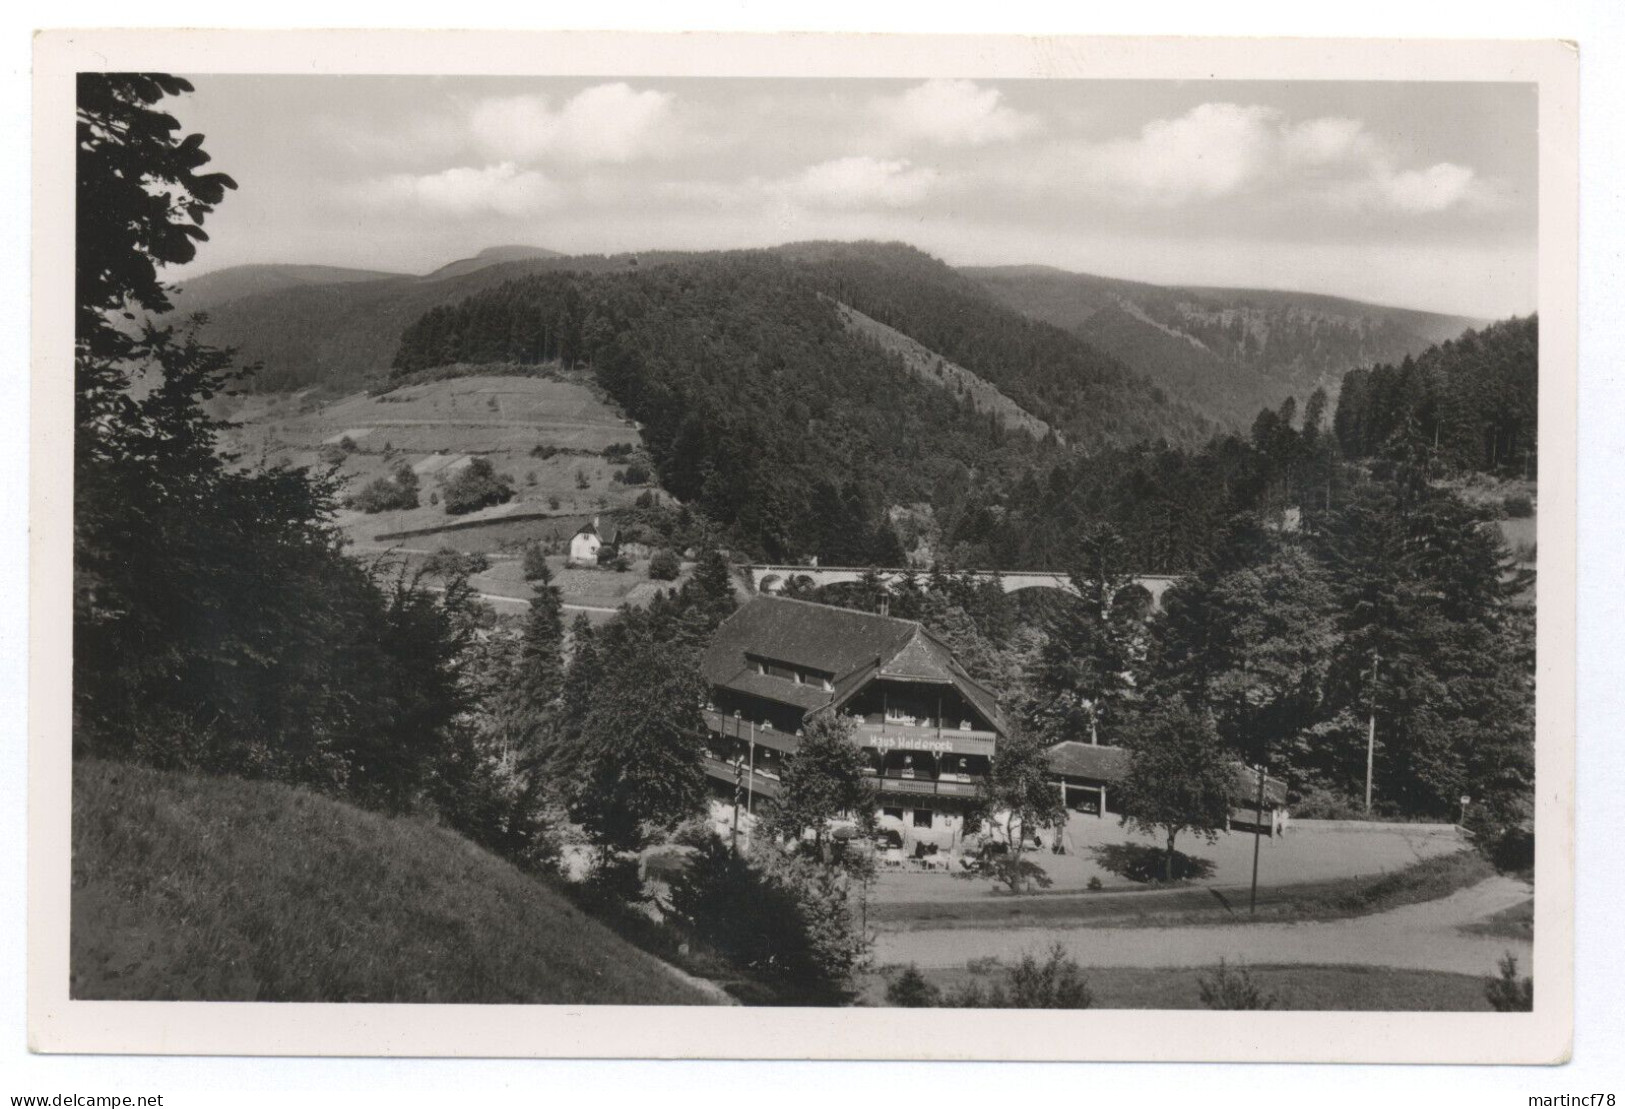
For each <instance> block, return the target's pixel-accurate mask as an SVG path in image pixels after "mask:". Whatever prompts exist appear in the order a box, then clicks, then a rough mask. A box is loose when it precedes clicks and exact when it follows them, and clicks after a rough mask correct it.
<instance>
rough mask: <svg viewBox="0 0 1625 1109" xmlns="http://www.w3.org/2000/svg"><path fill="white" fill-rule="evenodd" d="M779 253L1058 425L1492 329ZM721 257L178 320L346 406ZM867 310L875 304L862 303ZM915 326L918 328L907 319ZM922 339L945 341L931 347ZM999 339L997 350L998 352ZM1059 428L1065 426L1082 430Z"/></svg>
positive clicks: (581, 260)
mask: <svg viewBox="0 0 1625 1109" xmlns="http://www.w3.org/2000/svg"><path fill="white" fill-rule="evenodd" d="M769 253H775V254H778V255H780V256H782V257H786V258H789V259H792V260H794V261H795V262H796V263H797V264H798V265H800V266H801V267H803V269H804V270H806V271H807V272H809V273H810V274H813V275H815V277H814V279H815V280H823V281H826V282H834V283H836V284H839V283H841V282H845V283H846V284H847V285H849V286H854V287H853V288H851V289H848V290H847V291H848V293H850V294H852V295H848V296H844V297H842V296H839V293H840V292H841V290H840V289H839V288H833V287H832V292H831V295H832V296H836V297H837V299H841V300H842V301H843V303H847V304H849V305H850V306H851V307H853V308H854V309H855V310H857V311H860V312H863V313H864V314H865V315H867V316H868V317H870V318H872V319H874V320H876V321H878V322H880V323H881V324H884V325H885V326H887V327H890V328H892V329H894V330H895V331H897V332H899V333H900V334H902V335H904V336H906V337H907V338H908V339H910V340H913V341H914V342H917V343H919V344H920V345H921V346H923V347H925V348H927V349H929V350H931V351H933V352H934V353H935V354H936V355H938V356H941V357H942V358H944V359H946V360H947V361H948V362H951V363H955V364H958V365H960V366H962V367H965V368H966V369H967V370H968V371H969V372H971V373H972V374H974V375H976V376H978V377H981V378H982V379H983V380H986V381H988V382H990V383H992V384H993V386H994V387H995V388H996V389H998V390H1000V391H1002V392H1003V393H1004V394H1005V395H1007V396H1008V397H1009V399H1010V401H1011V402H1012V403H1013V404H1014V405H1015V407H1016V408H1018V409H1020V410H1024V411H1027V412H1030V413H1032V414H1033V415H1034V416H1036V417H1038V418H1040V419H1044V420H1047V421H1048V423H1049V424H1051V425H1055V424H1056V420H1055V418H1053V417H1054V415H1056V414H1055V413H1054V412H1053V409H1052V404H1053V401H1054V399H1055V398H1054V397H1053V396H1044V395H1042V394H1044V393H1046V392H1049V393H1054V391H1055V390H1056V389H1060V390H1062V391H1063V392H1067V391H1070V390H1069V389H1068V387H1067V386H1066V385H1065V383H1064V381H1063V380H1062V379H1063V378H1064V377H1065V375H1066V374H1067V373H1069V372H1074V371H1071V370H1067V369H1066V368H1065V367H1066V366H1068V365H1073V364H1076V365H1077V366H1080V367H1085V368H1083V369H1079V370H1077V371H1075V372H1084V373H1086V374H1091V375H1094V376H1096V377H1099V376H1101V375H1104V376H1105V377H1118V378H1121V377H1122V375H1125V374H1127V375H1129V376H1131V377H1136V378H1142V379H1144V380H1145V381H1146V382H1148V383H1149V384H1150V385H1151V386H1152V387H1154V388H1155V389H1156V390H1157V391H1158V392H1159V395H1161V396H1165V397H1167V398H1168V399H1171V400H1174V401H1176V402H1179V403H1181V404H1183V405H1186V406H1188V407H1189V408H1190V409H1192V410H1194V411H1195V412H1197V413H1200V414H1201V415H1203V416H1205V417H1207V418H1208V419H1210V420H1212V421H1213V422H1214V423H1215V424H1216V425H1218V426H1228V427H1245V426H1247V424H1248V423H1249V422H1250V421H1251V419H1252V418H1253V417H1254V416H1255V415H1256V414H1257V412H1258V411H1259V410H1260V409H1261V408H1264V407H1273V406H1275V405H1278V404H1279V403H1280V402H1281V401H1282V400H1283V399H1284V398H1285V397H1287V396H1297V397H1299V398H1300V399H1302V398H1305V397H1306V396H1307V395H1308V394H1309V393H1310V392H1311V391H1313V390H1314V389H1315V388H1316V387H1325V388H1327V390H1328V392H1329V393H1330V394H1331V395H1332V396H1333V397H1335V395H1336V391H1337V386H1338V383H1339V382H1340V380H1341V376H1342V374H1343V373H1344V372H1346V371H1347V370H1350V369H1354V368H1357V367H1360V366H1368V365H1372V364H1374V363H1379V362H1391V361H1398V360H1401V359H1403V358H1404V357H1405V356H1406V355H1410V354H1417V353H1420V352H1421V351H1422V350H1424V349H1426V348H1427V347H1428V346H1429V345H1431V344H1432V343H1434V342H1438V341H1441V340H1443V339H1447V338H1453V337H1454V336H1456V335H1458V334H1459V333H1460V332H1461V331H1463V330H1465V329H1466V328H1468V327H1471V326H1478V325H1481V323H1482V321H1478V320H1470V319H1465V318H1462V317H1453V316H1443V315H1438V314H1435V313H1428V312H1419V311H1413V310H1409V309H1400V308H1387V307H1382V306H1378V305H1370V304H1363V303H1361V302H1358V301H1353V300H1346V299H1343V298H1338V297H1329V296H1323V295H1318V294H1308V293H1293V292H1279V291H1268V290H1238V289H1217V288H1209V287H1199V286H1192V287H1188V288H1180V287H1170V286H1160V285H1151V284H1147V283H1144V282H1133V281H1124V280H1120V279H1116V278H1105V277H1096V276H1092V275H1088V274H1076V273H1069V272H1067V271H1064V270H1058V269H1053V268H1050V267H1046V266H1004V267H969V268H959V269H956V268H954V267H950V266H948V265H947V264H946V263H944V262H942V261H941V260H940V259H937V258H934V257H932V256H931V255H929V254H926V253H924V252H922V251H918V250H915V249H914V248H912V247H909V246H907V245H905V244H901V243H889V244H888V243H873V242H869V243H840V242H823V243H819V242H804V243H791V244H786V245H785V246H782V247H777V248H773V249H772V250H771V251H769ZM715 256H718V255H716V254H705V253H689V252H674V251H656V252H642V253H638V254H630V253H628V254H618V255H573V256H570V255H562V254H559V253H557V252H556V251H551V250H547V249H546V248H543V247H535V246H523V245H505V246H494V247H488V248H486V249H484V250H481V251H480V252H479V253H477V254H475V255H473V256H471V257H468V258H463V259H459V260H457V261H454V262H450V263H448V264H446V265H444V266H441V267H440V268H438V269H436V270H434V271H432V272H431V273H428V274H424V275H421V276H418V275H410V274H398V273H389V272H385V271H376V270H367V269H347V268H344V267H333V266H304V265H253V266H236V267H231V268H229V269H225V270H218V271H215V272H213V273H207V274H202V275H199V276H198V277H195V278H191V279H189V280H187V281H184V282H182V283H181V288H180V291H179V292H178V293H177V294H176V296H175V298H174V300H175V306H176V311H177V313H179V314H188V313H191V312H196V311H200V310H201V311H206V312H207V313H208V314H209V317H210V319H209V322H208V324H207V326H206V327H205V329H204V339H205V341H208V342H211V343H215V344H218V345H222V346H231V347H234V348H236V349H237V351H238V354H239V358H240V361H241V362H243V363H244V364H250V363H257V364H258V365H259V366H260V369H259V371H258V373H257V375H256V376H255V378H254V379H253V380H252V382H251V383H250V385H251V387H252V388H254V389H256V390H258V391H290V390H295V389H302V388H307V387H310V386H312V385H315V386H319V387H321V388H322V389H323V390H324V391H326V392H329V393H344V392H353V391H355V390H356V389H360V388H365V387H367V386H368V385H369V384H372V383H375V382H378V381H381V380H383V379H384V378H385V377H386V376H387V375H388V373H389V369H390V360H391V359H392V357H393V356H394V353H395V350H396V347H397V346H398V344H399V341H400V336H401V334H402V332H403V331H404V330H405V329H406V328H407V327H408V326H409V325H410V324H411V323H413V321H415V320H416V319H417V318H418V317H419V316H421V315H422V314H423V313H424V312H426V311H428V310H429V309H431V308H434V307H437V306H440V305H446V304H454V303H456V302H458V301H460V300H462V299H464V298H466V297H469V296H473V295H476V294H478V293H481V292H483V291H484V290H486V289H490V288H494V287H496V286H498V285H501V284H502V283H504V282H507V281H511V280H515V279H518V278H522V277H526V276H529V275H532V274H538V273H551V272H560V271H576V272H581V273H585V274H597V275H602V274H608V273H618V272H636V271H637V270H639V269H640V268H643V269H647V268H649V267H653V266H662V265H669V264H672V263H677V262H683V261H687V260H694V259H699V258H705V257H715ZM857 286H861V288H857ZM858 293H861V294H862V298H861V302H859V301H858V300H854V296H856V295H857V294H858ZM927 294H928V296H927ZM921 297H926V298H927V299H932V300H934V302H936V303H938V304H947V303H949V302H952V303H953V304H954V305H955V307H954V309H953V310H952V311H951V312H948V311H939V310H938V309H937V308H935V307H933V308H931V309H930V310H929V311H927V312H926V315H927V316H929V317H930V319H929V321H927V320H925V319H923V318H921V317H920V316H919V313H918V311H916V309H917V307H918V305H916V307H915V308H911V307H910V306H909V305H910V303H911V302H912V301H919V302H920V303H924V302H923V301H921V300H920V298H921ZM995 305H996V306H998V307H999V308H1000V309H1014V310H1015V311H1016V312H1017V313H1019V314H1020V315H1021V316H1022V317H1024V318H1026V319H1028V320H1031V321H1034V322H1036V323H1041V324H1045V325H1049V326H1053V327H1055V328H1059V329H1060V330H1062V331H1065V332H1067V333H1069V334H1070V335H1071V336H1073V338H1074V340H1081V342H1082V345H1081V346H1073V347H1066V346H1065V345H1064V344H1058V343H1057V340H1055V339H1054V338H1052V337H1046V336H1045V334H1044V333H1043V332H1035V331H1031V330H1030V329H1029V330H1026V331H1023V330H1021V329H1019V328H1015V327H1013V326H1012V325H1011V324H1010V321H1009V320H1008V319H1006V318H1003V317H999V316H998V315H997V314H996V313H994V312H992V309H993V308H994V306H995ZM909 312H915V317H914V318H912V319H911V318H905V317H906V316H907V315H908V313H909ZM971 320H975V321H977V322H976V323H974V324H972V323H970V322H968V321H971ZM922 327H924V328H926V329H927V330H928V331H930V332H931V333H929V334H918V333H916V332H917V331H920V330H921V328H922ZM988 329H991V332H997V333H998V336H999V338H998V339H997V340H996V341H995V340H994V339H993V338H992V334H991V332H989V330H988ZM1011 343H1014V344H1016V345H1018V346H1022V348H1023V353H1022V354H1021V355H1020V356H1019V357H1016V356H1015V355H1013V354H1012V353H1011V351H1010V350H1009V349H1002V350H1001V349H997V348H998V347H1000V345H1001V344H1002V345H1003V346H1004V347H1006V348H1008V347H1009V344H1011ZM948 348H954V349H948ZM1088 351H1093V352H1095V353H1094V354H1088V353H1086V352H1088ZM1022 359H1025V360H1026V361H1027V362H1029V363H1033V362H1040V363H1044V366H1047V367H1048V369H1047V370H1045V369H1044V366H1041V367H1039V368H1040V369H1041V370H1044V372H1041V373H1039V374H1038V375H1037V377H1034V374H1033V372H1032V370H1033V367H1032V366H1031V365H1029V366H1027V367H1025V368H1019V367H1018V368H1017V369H1019V375H1018V376H1021V377H1022V378H1023V379H1024V380H1026V381H1027V385H1026V386H1019V385H1012V384H1007V383H1005V382H1001V381H999V380H998V378H999V377H1000V373H999V371H998V363H1000V362H1001V361H1011V360H1014V361H1017V362H1019V361H1021V360H1022ZM1079 359H1081V361H1077V360H1079ZM990 364H991V368H990ZM1005 369H1006V370H1007V371H1010V372H1014V371H1011V368H1010V367H1005ZM1012 388H1014V389H1015V392H1011V389H1012ZM1023 388H1026V389H1027V390H1028V391H1027V392H1025V393H1023V391H1022V390H1023ZM1148 403H1151V404H1153V405H1155V404H1157V403H1160V402H1157V401H1156V400H1155V398H1153V399H1152V400H1151V401H1150V402H1148ZM1041 411H1043V412H1045V413H1046V414H1045V415H1042V416H1041V415H1039V414H1040V412H1041ZM1060 415H1061V417H1062V418H1061V420H1060V425H1059V426H1064V425H1065V424H1066V423H1067V422H1068V421H1067V419H1066V414H1064V413H1062V414H1060ZM1074 415H1076V414H1074Z"/></svg>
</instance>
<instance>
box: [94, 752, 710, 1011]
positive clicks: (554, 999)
mask: <svg viewBox="0 0 1625 1109" xmlns="http://www.w3.org/2000/svg"><path fill="white" fill-rule="evenodd" d="M70 973H71V986H70V995H71V996H72V997H74V998H78V999H101V1000H213V1001H228V1000H229V1001H367V1002H464V1003H467V1002H488V1003H510V1004H643V1005H647V1004H655V1005H691V1004H706V1003H708V1002H710V1001H711V1000H712V997H713V994H712V993H710V992H709V991H707V990H705V989H703V988H702V987H700V986H699V985H697V984H695V983H693V982H692V981H691V980H689V979H687V978H685V977H683V976H681V975H680V974H679V973H678V972H677V971H676V970H674V969H673V968H671V967H670V966H668V965H666V964H665V963H662V962H660V961H659V960H657V959H655V958H653V957H651V956H649V955H647V954H645V953H644V952H642V951H640V950H638V949H637V948H635V947H632V946H631V945H630V944H628V943H626V942H625V941H623V940H621V939H620V938H619V937H618V936H616V935H614V934H613V933H611V932H610V931H609V930H608V929H606V928H604V927H603V926H602V925H601V924H599V923H598V922H597V921H595V920H593V919H592V918H590V917H588V916H586V915H585V914H583V913H582V912H581V911H580V910H578V909H576V908H575V907H573V906H572V905H570V904H569V903H568V902H567V901H565V900H564V899H563V898H562V897H560V896H559V895H558V894H557V893H555V892H554V891H552V890H551V889H549V888H548V887H547V886H546V885H544V884H543V883H541V882H539V881H537V880H536V879H533V878H531V877H528V876H527V875H525V874H522V873H521V872H520V871H518V870H516V869H514V868H513V867H512V866H510V865H509V864H507V863H505V862H502V861H501V860H499V859H497V858H496V857H495V856H493V855H490V854H488V853H487V852H485V851H483V850H481V849H480V848H477V847H475V846H474V845H473V844H471V843H469V842H468V841H467V840H465V839H463V838H461V837H460V836H457V835H455V834H454V833H452V832H449V831H447V830H445V829H444V828H439V827H436V826H434V825H431V824H428V823H425V822H422V821H418V820H411V819H390V818H388V817H384V816H380V815H378V814H376V813H371V812H365V811H363V810H360V809H357V808H353V807H352V806H349V805H346V804H343V803H340V802H337V801H333V800H329V799H327V798H324V797H320V796H317V795H316V794H313V793H309V792H306V791H304V790H299V789H293V788H290V787H288V786H282V785H275V784H270V783H265V782H247V781H242V780H240V779H235V778H194V777H189V776H186V775H182V774H174V773H165V772H162V771H157V770H149V769H145V768H141V767H134V766H127V765H122V764H114V763H100V762H81V763H77V764H76V765H75V767H74V792H73V902H72V924H71V962H70Z"/></svg>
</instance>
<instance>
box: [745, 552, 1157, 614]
mask: <svg viewBox="0 0 1625 1109" xmlns="http://www.w3.org/2000/svg"><path fill="white" fill-rule="evenodd" d="M741 569H742V570H743V572H744V573H745V575H746V576H747V577H748V579H749V581H750V586H751V590H752V591H753V592H757V593H779V592H782V591H783V590H784V588H785V587H786V586H787V585H789V584H790V583H791V582H792V581H798V580H799V581H804V582H805V583H807V584H808V585H811V586H813V587H815V588H816V587H821V586H826V585H839V584H841V583H843V582H855V581H861V580H862V579H863V577H864V576H865V575H866V574H868V573H870V572H871V571H870V570H869V569H867V568H864V567H859V566H784V565H770V564H764V563H750V564H747V565H746V566H744V567H742V568H741ZM873 572H874V573H875V575H876V576H878V577H879V578H880V580H881V581H883V582H885V583H886V584H887V585H891V584H893V583H894V582H896V581H898V580H899V579H900V578H902V577H903V576H905V575H906V574H910V573H913V574H914V575H916V576H919V575H920V571H918V570H907V569H902V568H895V567H888V568H884V569H880V568H877V569H875V570H874V571H873ZM966 573H968V574H969V576H971V577H974V578H983V579H992V580H994V581H997V582H998V583H999V586H1000V587H1001V588H1002V589H1003V590H1004V591H1005V592H1006V593H1019V592H1021V591H1023V590H1027V589H1058V590H1060V591H1061V592H1063V593H1074V592H1076V590H1074V589H1073V588H1072V581H1071V578H1070V577H1069V576H1068V575H1067V574H1064V573H1061V572H1059V571H1054V570H971V571H967V572H966ZM1135 580H1136V581H1137V582H1138V583H1139V584H1140V586H1141V587H1142V588H1143V589H1144V590H1145V591H1146V592H1147V593H1149V594H1150V595H1151V607H1152V608H1153V609H1160V608H1161V607H1162V598H1163V594H1165V593H1166V592H1167V591H1168V588H1169V587H1170V586H1171V585H1173V583H1174V582H1175V581H1176V580H1177V579H1176V578H1175V577H1174V576H1173V575H1169V574H1141V575H1138V576H1136V578H1135Z"/></svg>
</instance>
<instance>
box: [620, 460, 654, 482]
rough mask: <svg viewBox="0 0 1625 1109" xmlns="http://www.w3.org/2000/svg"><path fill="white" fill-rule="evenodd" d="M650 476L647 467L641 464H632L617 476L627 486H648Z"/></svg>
mask: <svg viewBox="0 0 1625 1109" xmlns="http://www.w3.org/2000/svg"><path fill="white" fill-rule="evenodd" d="M651 476H652V475H651V474H650V473H649V467H647V466H645V465H644V464H643V463H641V462H634V463H632V464H631V465H630V466H628V467H627V468H626V469H624V470H622V471H621V472H620V474H619V479H620V480H621V481H622V482H623V483H625V484H627V485H648V484H649V479H650V477H651Z"/></svg>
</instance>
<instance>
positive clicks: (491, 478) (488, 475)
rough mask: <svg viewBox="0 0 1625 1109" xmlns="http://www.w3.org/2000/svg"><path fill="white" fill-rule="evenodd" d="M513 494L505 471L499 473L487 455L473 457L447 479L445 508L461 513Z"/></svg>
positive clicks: (486, 506) (497, 501) (504, 498)
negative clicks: (484, 456)
mask: <svg viewBox="0 0 1625 1109" xmlns="http://www.w3.org/2000/svg"><path fill="white" fill-rule="evenodd" d="M512 497H513V485H512V483H511V482H510V481H509V480H508V478H507V477H506V475H502V476H499V475H498V474H497V472H496V470H495V468H494V467H492V465H491V462H490V460H489V459H485V458H476V459H474V460H473V461H472V462H470V463H469V464H468V465H467V466H464V467H463V469H462V471H461V472H460V473H459V474H458V475H457V476H456V477H454V478H452V479H451V480H450V481H448V482H447V483H446V512H447V513H449V514H450V515H453V516H461V515H462V514H464V513H466V512H474V511H476V510H478V509H481V508H488V507H489V506H491V505H494V504H502V503H503V502H505V501H508V500H511V499H512Z"/></svg>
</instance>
